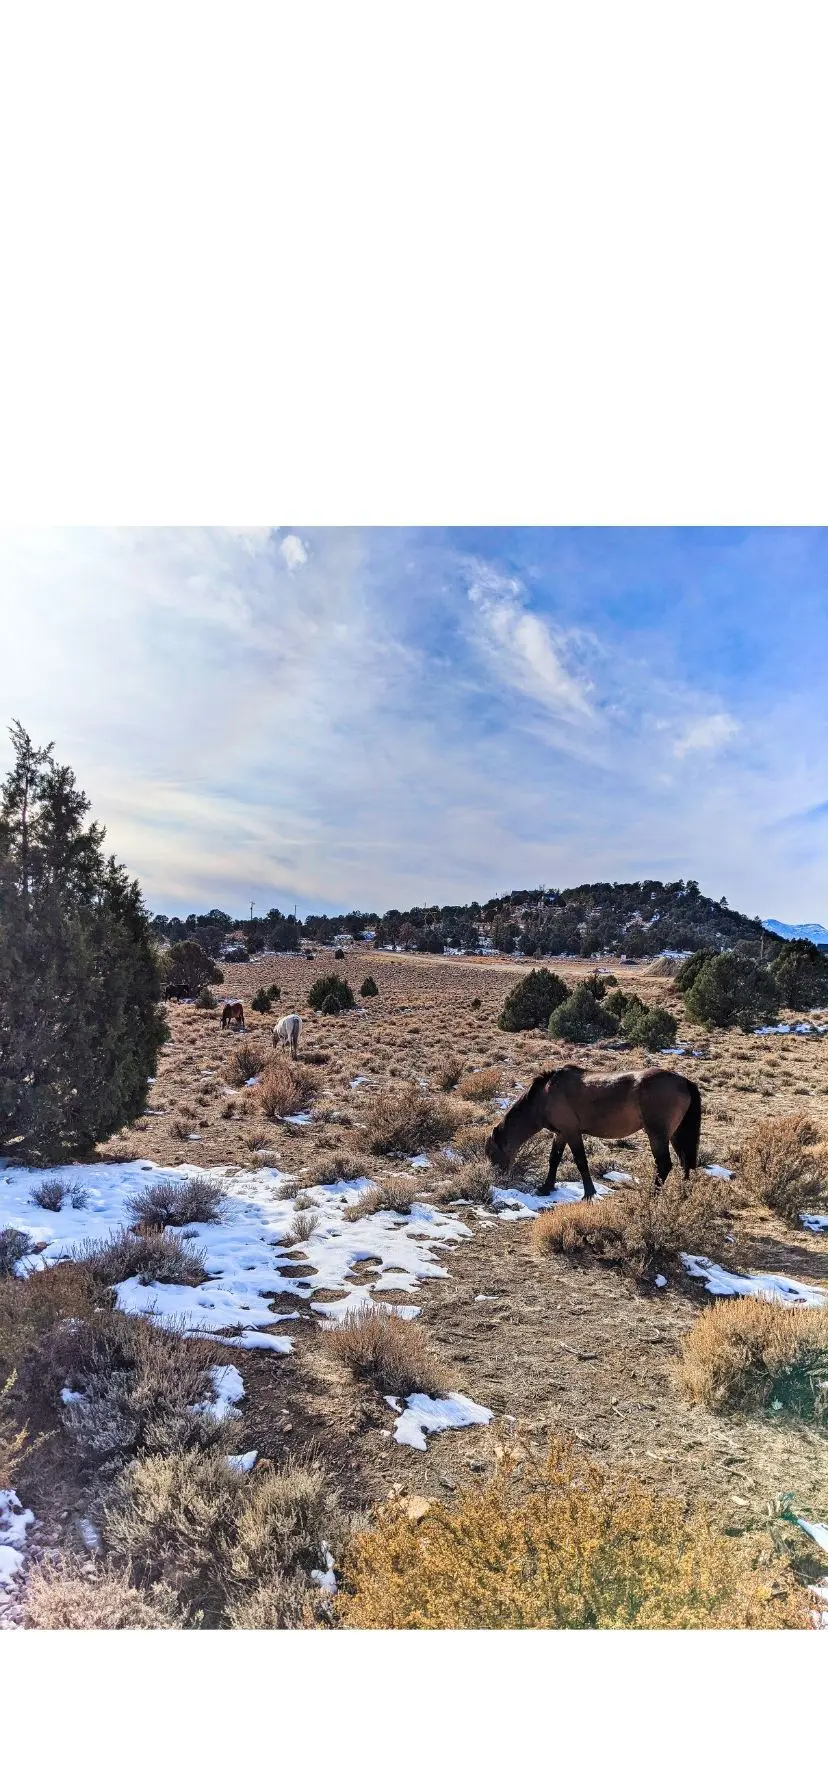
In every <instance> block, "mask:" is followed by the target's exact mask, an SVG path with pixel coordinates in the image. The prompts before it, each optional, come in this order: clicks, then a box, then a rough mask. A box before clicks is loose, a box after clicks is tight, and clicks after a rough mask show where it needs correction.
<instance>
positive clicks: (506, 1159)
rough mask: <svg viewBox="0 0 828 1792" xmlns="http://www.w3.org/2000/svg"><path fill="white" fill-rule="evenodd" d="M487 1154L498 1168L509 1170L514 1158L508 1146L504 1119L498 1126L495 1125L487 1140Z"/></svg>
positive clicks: (491, 1162) (490, 1161)
mask: <svg viewBox="0 0 828 1792" xmlns="http://www.w3.org/2000/svg"><path fill="white" fill-rule="evenodd" d="M486 1156H487V1158H488V1160H489V1163H490V1164H493V1165H494V1167H495V1169H496V1170H508V1168H509V1164H510V1163H511V1159H512V1153H511V1152H510V1151H509V1150H508V1149H507V1146H506V1139H505V1136H504V1126H503V1121H502V1120H501V1121H500V1122H499V1124H498V1125H497V1126H495V1127H493V1129H492V1131H491V1132H490V1133H489V1136H488V1138H487V1140H486Z"/></svg>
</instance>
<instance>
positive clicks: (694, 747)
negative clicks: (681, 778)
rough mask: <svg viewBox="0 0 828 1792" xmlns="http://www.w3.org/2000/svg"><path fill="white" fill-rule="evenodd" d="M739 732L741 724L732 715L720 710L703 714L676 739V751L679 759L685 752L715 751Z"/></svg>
mask: <svg viewBox="0 0 828 1792" xmlns="http://www.w3.org/2000/svg"><path fill="white" fill-rule="evenodd" d="M738 733H739V724H738V722H736V721H734V719H733V717H732V716H728V715H725V714H724V713H723V712H720V713H719V714H718V715H712V716H701V717H700V718H699V720H698V721H697V722H691V724H690V727H689V728H687V729H685V732H684V734H682V735H681V736H680V738H679V739H678V740H677V741H676V744H675V747H674V749H673V750H674V752H675V754H676V757H677V758H678V759H683V758H684V755H685V753H715V752H717V751H718V749H719V747H724V746H726V745H727V742H728V741H729V740H732V739H733V736H734V734H738Z"/></svg>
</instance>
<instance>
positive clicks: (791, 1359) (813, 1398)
mask: <svg viewBox="0 0 828 1792" xmlns="http://www.w3.org/2000/svg"><path fill="white" fill-rule="evenodd" d="M680 1381H681V1386H682V1388H683V1391H684V1393H685V1394H686V1395H687V1397H688V1399H689V1400H692V1401H693V1402H695V1403H698V1404H700V1405H703V1406H709V1407H712V1408H713V1410H714V1411H725V1410H727V1409H728V1408H736V1407H741V1408H743V1409H746V1410H756V1409H761V1408H767V1407H774V1408H779V1409H782V1410H784V1411H785V1412H788V1413H793V1414H795V1415H797V1416H798V1417H800V1418H811V1419H813V1418H815V1419H821V1420H824V1419H825V1418H826V1417H828V1309H826V1308H825V1307H783V1306H781V1305H780V1304H779V1303H778V1302H776V1301H765V1300H756V1299H754V1298H753V1297H751V1296H748V1297H747V1298H745V1299H736V1300H721V1301H716V1303H715V1305H714V1306H712V1307H708V1308H707V1310H706V1312H704V1313H702V1315H701V1317H700V1318H699V1319H697V1320H696V1323H695V1325H694V1326H693V1329H692V1331H691V1332H689V1333H688V1335H687V1337H686V1338H685V1339H684V1340H683V1342H682V1360H681V1369H680Z"/></svg>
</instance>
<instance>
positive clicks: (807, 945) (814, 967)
mask: <svg viewBox="0 0 828 1792" xmlns="http://www.w3.org/2000/svg"><path fill="white" fill-rule="evenodd" d="M772 975H773V980H774V983H775V984H776V987H777V990H778V992H779V1000H780V1002H781V1003H782V1006H783V1007H784V1008H794V1009H804V1008H819V1007H821V1006H822V1004H823V1003H824V1002H828V957H826V954H825V953H824V952H820V950H819V947H818V946H815V945H814V944H813V942H812V941H811V940H785V943H784V945H783V947H782V950H781V952H779V953H777V956H776V958H775V959H774V961H773V965H772Z"/></svg>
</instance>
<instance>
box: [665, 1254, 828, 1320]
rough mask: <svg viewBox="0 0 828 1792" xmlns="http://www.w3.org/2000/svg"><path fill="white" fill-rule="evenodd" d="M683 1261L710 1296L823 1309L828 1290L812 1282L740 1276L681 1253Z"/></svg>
mask: <svg viewBox="0 0 828 1792" xmlns="http://www.w3.org/2000/svg"><path fill="white" fill-rule="evenodd" d="M681 1261H682V1263H683V1264H684V1267H685V1269H686V1271H687V1274H688V1275H689V1276H699V1277H700V1278H701V1280H702V1281H703V1282H704V1283H705V1285H706V1287H707V1292H708V1294H716V1295H725V1294H748V1295H755V1296H756V1297H757V1298H758V1299H759V1300H776V1301H779V1302H781V1304H782V1305H783V1306H786V1307H823V1306H824V1305H825V1303H826V1301H828V1290H826V1289H824V1288H814V1287H812V1286H811V1284H810V1283H809V1282H794V1281H793V1280H791V1279H790V1278H789V1277H787V1276H761V1275H759V1276H740V1275H735V1274H734V1273H733V1272H732V1271H731V1270H729V1269H722V1268H721V1265H720V1264H718V1263H711V1261H710V1258H709V1257H690V1256H687V1255H686V1254H685V1253H684V1252H682V1256H681Z"/></svg>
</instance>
